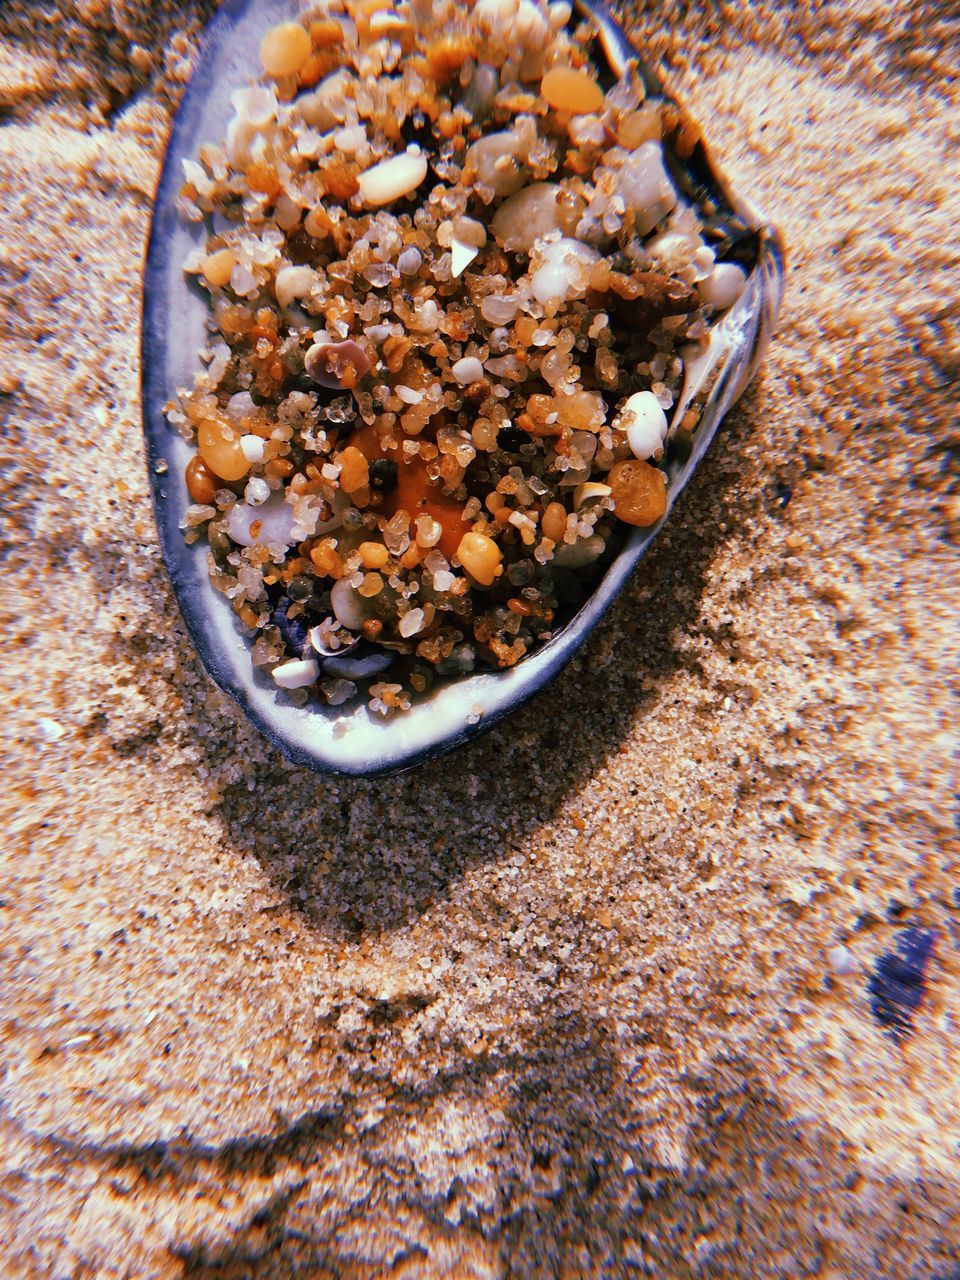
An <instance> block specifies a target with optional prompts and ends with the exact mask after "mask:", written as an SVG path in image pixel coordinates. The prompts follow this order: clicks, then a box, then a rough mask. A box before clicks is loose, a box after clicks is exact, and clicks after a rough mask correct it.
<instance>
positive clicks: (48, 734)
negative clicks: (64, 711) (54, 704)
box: [37, 716, 67, 742]
mask: <svg viewBox="0 0 960 1280" xmlns="http://www.w3.org/2000/svg"><path fill="white" fill-rule="evenodd" d="M37 728H38V729H39V730H40V736H41V737H42V738H43V740H44V742H58V741H59V740H60V738H62V737H63V735H64V734H65V733H66V732H67V731H66V729H64V727H63V725H62V724H60V722H59V721H58V720H51V719H50V717H49V716H41V717H40V719H39V720H38V721H37Z"/></svg>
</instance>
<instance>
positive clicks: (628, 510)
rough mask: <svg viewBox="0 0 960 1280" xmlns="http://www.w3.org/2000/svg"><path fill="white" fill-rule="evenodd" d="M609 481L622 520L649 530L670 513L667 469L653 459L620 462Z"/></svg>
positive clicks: (618, 516) (615, 513)
mask: <svg viewBox="0 0 960 1280" xmlns="http://www.w3.org/2000/svg"><path fill="white" fill-rule="evenodd" d="M607 483H608V484H609V486H610V489H611V491H612V496H613V501H614V515H615V516H616V517H617V519H618V520H623V521H624V522H625V523H626V524H634V525H638V526H639V527H640V528H641V529H645V528H647V527H648V526H649V525H651V524H656V523H657V521H658V520H659V519H660V517H661V516H663V515H665V514H666V510H667V484H666V480H665V478H664V474H663V472H662V471H660V470H659V469H658V468H657V467H652V466H651V465H650V463H649V462H641V461H640V459H639V458H628V459H627V460H626V461H624V462H618V463H616V464H615V465H614V466H613V467H611V468H610V471H609V473H608V475H607Z"/></svg>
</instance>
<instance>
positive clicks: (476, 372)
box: [450, 356, 483, 387]
mask: <svg viewBox="0 0 960 1280" xmlns="http://www.w3.org/2000/svg"><path fill="white" fill-rule="evenodd" d="M450 372H451V373H452V374H453V376H454V377H455V378H456V380H457V381H458V382H459V383H460V385H461V387H469V386H470V384H471V383H472V382H479V381H480V379H481V378H482V377H483V365H482V364H481V363H480V361H479V360H478V359H477V357H476V356H464V357H463V359H462V360H458V361H457V363H456V364H455V365H451V367H450Z"/></svg>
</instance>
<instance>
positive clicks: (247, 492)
mask: <svg viewBox="0 0 960 1280" xmlns="http://www.w3.org/2000/svg"><path fill="white" fill-rule="evenodd" d="M269 497H270V486H269V485H268V484H267V482H266V480H262V479H261V478H260V477H259V476H251V477H250V479H249V480H248V481H247V485H246V488H245V489H244V491H243V498H244V501H245V502H249V504H250V505H251V507H262V506H263V504H264V503H265V502H266V500H267V499H268V498H269Z"/></svg>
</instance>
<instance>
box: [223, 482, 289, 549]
mask: <svg viewBox="0 0 960 1280" xmlns="http://www.w3.org/2000/svg"><path fill="white" fill-rule="evenodd" d="M254 524H257V525H258V526H259V529H258V533H257V535H256V537H254V535H253V533H252V529H253V526H254ZM292 528H293V508H292V507H291V506H290V505H289V504H288V503H286V502H284V500H283V493H282V492H278V493H274V494H271V495H270V497H269V498H268V499H267V500H266V502H264V503H263V504H262V505H261V506H258V507H255V506H252V505H251V504H250V503H249V502H235V503H234V505H233V506H232V507H231V508H230V514H229V516H228V517H227V533H229V535H230V537H231V538H232V539H233V540H234V542H239V544H240V545H241V546H242V547H252V546H255V545H256V544H258V543H259V544H260V545H261V546H270V547H277V546H283V547H288V546H289V545H290V537H291V530H292Z"/></svg>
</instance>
